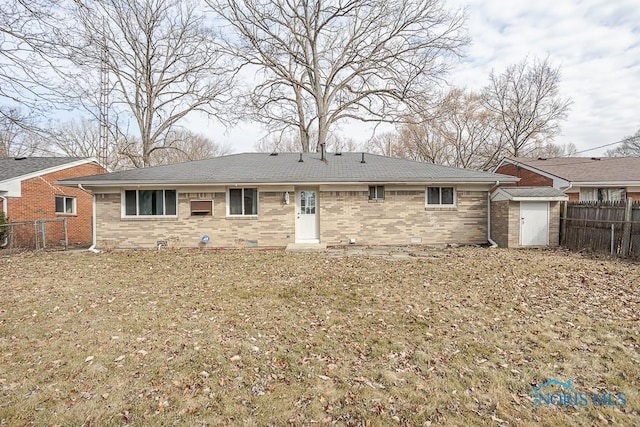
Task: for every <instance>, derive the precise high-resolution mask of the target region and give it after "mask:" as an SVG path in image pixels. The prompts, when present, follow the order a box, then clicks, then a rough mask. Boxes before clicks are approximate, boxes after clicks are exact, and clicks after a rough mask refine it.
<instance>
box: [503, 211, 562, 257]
mask: <svg viewBox="0 0 640 427" xmlns="http://www.w3.org/2000/svg"><path fill="white" fill-rule="evenodd" d="M491 239H492V240H493V241H494V242H496V243H497V244H498V246H500V247H503V248H519V247H520V202H514V201H510V200H500V201H493V202H491ZM559 242H560V202H549V246H552V247H555V246H558V244H559Z"/></svg>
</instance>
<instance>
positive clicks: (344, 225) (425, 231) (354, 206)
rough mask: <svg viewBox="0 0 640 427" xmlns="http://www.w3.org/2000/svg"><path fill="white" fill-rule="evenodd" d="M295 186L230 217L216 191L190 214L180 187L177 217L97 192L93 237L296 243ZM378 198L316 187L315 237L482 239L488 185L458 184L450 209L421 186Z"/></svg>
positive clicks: (141, 244)
mask: <svg viewBox="0 0 640 427" xmlns="http://www.w3.org/2000/svg"><path fill="white" fill-rule="evenodd" d="M294 197H295V193H292V194H291V203H290V204H289V205H287V204H285V203H284V201H283V199H284V193H283V192H277V191H273V192H271V191H260V192H259V214H258V216H257V218H228V217H227V216H226V194H225V193H224V192H215V193H210V194H207V197H206V198H209V199H213V200H214V214H213V216H193V217H192V216H190V212H189V206H190V205H189V202H190V200H191V199H190V198H189V197H188V193H180V192H179V194H178V218H177V219H175V218H152V219H137V218H132V219H130V218H125V219H123V218H121V195H120V194H97V195H96V203H97V224H96V229H97V243H98V247H101V248H105V249H109V248H154V247H155V246H156V243H157V241H158V240H166V241H167V243H168V245H169V246H172V247H198V246H200V239H201V236H202V235H204V234H206V235H208V236H210V238H211V240H210V243H209V244H208V246H210V247H238V246H247V245H257V246H286V245H287V244H288V243H293V242H295V218H296V217H295V209H296V208H295V202H294ZM385 197H386V199H385V200H384V201H383V202H378V203H374V202H369V200H368V199H369V195H368V192H366V191H357V192H353V191H349V192H344V191H342V192H340V191H338V192H336V191H320V192H319V194H318V207H319V227H320V241H321V242H322V243H325V244H328V245H338V244H347V243H348V241H349V239H351V238H354V239H356V242H357V243H358V244H372V245H375V244H408V243H410V242H411V239H412V238H420V239H421V240H422V243H425V244H443V243H460V244H466V243H486V241H487V239H486V233H487V223H486V215H487V210H486V209H487V193H486V191H459V192H458V193H457V206H456V207H454V208H443V209H435V208H427V209H425V195H424V191H388V192H386V193H385Z"/></svg>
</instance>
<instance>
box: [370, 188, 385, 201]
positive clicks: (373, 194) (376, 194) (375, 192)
mask: <svg viewBox="0 0 640 427" xmlns="http://www.w3.org/2000/svg"><path fill="white" fill-rule="evenodd" d="M369 200H384V186H383V185H370V186H369Z"/></svg>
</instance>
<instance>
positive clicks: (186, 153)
mask: <svg viewBox="0 0 640 427" xmlns="http://www.w3.org/2000/svg"><path fill="white" fill-rule="evenodd" d="M164 146H165V147H166V148H165V149H164V150H158V151H155V152H154V153H153V155H152V156H151V163H152V164H153V165H168V164H172V163H181V162H189V161H192V160H201V159H209V158H211V157H218V156H224V155H227V154H230V153H231V147H230V146H229V145H227V144H216V143H215V142H214V141H213V140H212V139H210V138H208V137H206V136H205V135H202V134H197V133H193V132H190V131H187V130H183V129H182V130H176V131H174V130H172V131H171V132H169V134H168V135H167V137H166V138H165V144H164Z"/></svg>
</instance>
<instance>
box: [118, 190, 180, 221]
mask: <svg viewBox="0 0 640 427" xmlns="http://www.w3.org/2000/svg"><path fill="white" fill-rule="evenodd" d="M177 212H178V197H177V192H176V190H125V192H124V215H125V216H175V215H177Z"/></svg>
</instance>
